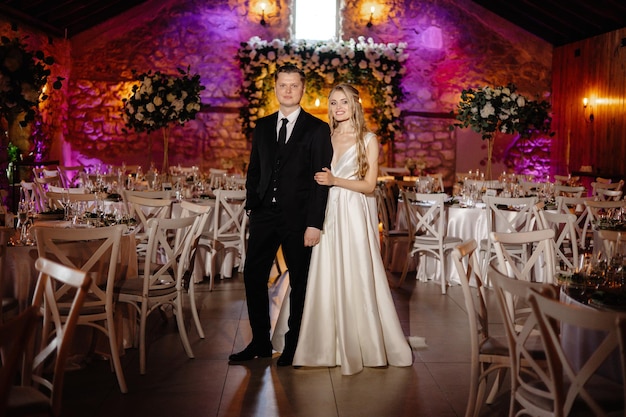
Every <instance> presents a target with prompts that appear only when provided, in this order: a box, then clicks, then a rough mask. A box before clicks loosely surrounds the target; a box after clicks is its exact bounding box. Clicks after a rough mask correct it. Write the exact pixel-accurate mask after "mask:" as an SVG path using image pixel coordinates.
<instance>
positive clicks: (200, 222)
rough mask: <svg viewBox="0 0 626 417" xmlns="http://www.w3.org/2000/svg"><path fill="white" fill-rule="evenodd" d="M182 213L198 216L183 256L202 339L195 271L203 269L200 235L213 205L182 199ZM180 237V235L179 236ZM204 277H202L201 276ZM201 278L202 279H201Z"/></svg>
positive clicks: (184, 215) (194, 312)
mask: <svg viewBox="0 0 626 417" xmlns="http://www.w3.org/2000/svg"><path fill="white" fill-rule="evenodd" d="M180 205H181V215H180V217H188V216H197V220H196V224H194V227H193V237H192V242H191V244H190V246H189V251H188V252H187V253H186V254H185V255H186V256H185V257H182V258H181V260H182V262H184V263H183V271H185V272H184V276H183V285H184V287H186V288H188V291H189V304H190V307H191V314H192V316H193V320H194V322H195V324H196V330H197V331H198V335H199V336H200V338H201V339H204V331H203V330H202V326H201V324H200V317H199V316H198V307H197V306H196V290H195V289H196V276H194V273H195V271H196V270H197V271H202V268H201V266H200V267H199V266H196V265H195V263H196V261H197V259H198V251H199V250H200V247H199V241H200V237H201V236H202V235H203V234H204V233H205V232H206V230H205V228H206V225H207V223H208V221H209V220H210V217H211V215H212V213H213V206H211V205H200V204H195V203H192V202H189V201H182V202H181V203H180ZM179 237H180V236H179ZM200 278H202V277H200ZM199 280H201V279H199ZM210 289H211V290H213V277H211V285H210Z"/></svg>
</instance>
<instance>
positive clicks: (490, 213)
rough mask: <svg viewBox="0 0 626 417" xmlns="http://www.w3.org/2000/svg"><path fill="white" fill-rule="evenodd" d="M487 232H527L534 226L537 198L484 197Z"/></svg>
mask: <svg viewBox="0 0 626 417" xmlns="http://www.w3.org/2000/svg"><path fill="white" fill-rule="evenodd" d="M483 201H484V202H485V204H486V209H487V230H488V231H489V232H505V233H513V232H527V231H529V230H532V228H533V227H534V226H535V222H536V217H537V208H536V206H535V204H537V197H493V196H484V197H483Z"/></svg>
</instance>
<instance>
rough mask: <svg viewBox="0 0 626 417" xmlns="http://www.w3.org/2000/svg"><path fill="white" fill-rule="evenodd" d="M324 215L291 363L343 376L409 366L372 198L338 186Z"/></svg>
mask: <svg viewBox="0 0 626 417" xmlns="http://www.w3.org/2000/svg"><path fill="white" fill-rule="evenodd" d="M326 213H327V214H326V220H325V223H324V231H323V233H322V236H321V239H320V243H319V244H318V245H317V246H315V247H314V248H313V254H312V259H311V266H310V270H309V280H308V284H307V293H306V301H305V307H304V316H303V321H302V327H301V330H300V337H299V340H298V347H297V350H296V354H295V357H294V361H293V364H294V365H296V366H337V365H340V366H341V368H342V369H341V372H342V374H344V375H351V374H355V373H358V372H360V371H361V370H362V369H363V367H364V366H366V367H380V366H386V365H393V366H411V364H412V362H413V357H412V352H411V347H410V346H409V344H408V342H407V339H406V337H405V335H404V333H403V331H402V328H401V326H400V321H399V319H398V315H397V313H396V309H395V306H394V303H393V299H392V297H391V292H390V290H389V284H388V282H387V274H386V271H385V268H384V266H383V262H382V258H381V256H380V241H379V233H378V228H377V226H378V215H377V211H376V202H375V199H374V197H373V196H367V195H364V194H362V193H357V192H353V191H349V190H346V189H342V188H338V187H334V188H331V190H330V193H329V199H328V206H327V211H326Z"/></svg>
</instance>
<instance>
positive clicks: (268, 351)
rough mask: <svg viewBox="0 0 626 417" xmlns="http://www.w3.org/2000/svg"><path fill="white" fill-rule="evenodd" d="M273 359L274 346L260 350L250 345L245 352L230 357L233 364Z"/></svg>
mask: <svg viewBox="0 0 626 417" xmlns="http://www.w3.org/2000/svg"><path fill="white" fill-rule="evenodd" d="M270 357H272V345H271V344H270V345H269V346H266V347H263V348H259V347H257V346H254V345H252V344H249V345H248V346H247V347H246V348H245V349H244V350H242V351H241V352H239V353H233V354H232V355H230V356H229V357H228V360H229V361H231V362H245V361H249V360H252V359H254V358H270Z"/></svg>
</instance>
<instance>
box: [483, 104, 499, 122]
mask: <svg viewBox="0 0 626 417" xmlns="http://www.w3.org/2000/svg"><path fill="white" fill-rule="evenodd" d="M494 114H496V109H494V108H493V105H492V104H491V102H487V104H485V107H483V108H482V109H481V110H480V117H482V118H483V119H486V118H488V117H489V116H493V115H494Z"/></svg>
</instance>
